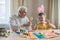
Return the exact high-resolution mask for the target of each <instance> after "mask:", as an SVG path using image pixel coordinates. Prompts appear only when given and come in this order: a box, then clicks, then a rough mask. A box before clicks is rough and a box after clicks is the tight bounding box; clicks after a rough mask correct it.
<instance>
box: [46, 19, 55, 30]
mask: <svg viewBox="0 0 60 40" xmlns="http://www.w3.org/2000/svg"><path fill="white" fill-rule="evenodd" d="M46 22H47V23H48V24H49V25H50V26H51V28H52V29H55V28H56V27H55V25H53V24H51V23H50V20H48V19H46Z"/></svg>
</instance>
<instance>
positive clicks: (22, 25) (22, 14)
mask: <svg viewBox="0 0 60 40" xmlns="http://www.w3.org/2000/svg"><path fill="white" fill-rule="evenodd" d="M26 12H27V8H26V7H24V6H21V7H19V8H18V13H17V14H18V15H13V16H12V17H11V20H10V24H11V26H12V27H13V30H14V31H16V30H17V29H18V28H19V29H26V30H32V28H31V23H30V21H29V19H28V17H27V16H26Z"/></svg>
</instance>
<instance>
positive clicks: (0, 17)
mask: <svg viewBox="0 0 60 40" xmlns="http://www.w3.org/2000/svg"><path fill="white" fill-rule="evenodd" d="M9 17H10V1H9V0H0V24H8V23H9Z"/></svg>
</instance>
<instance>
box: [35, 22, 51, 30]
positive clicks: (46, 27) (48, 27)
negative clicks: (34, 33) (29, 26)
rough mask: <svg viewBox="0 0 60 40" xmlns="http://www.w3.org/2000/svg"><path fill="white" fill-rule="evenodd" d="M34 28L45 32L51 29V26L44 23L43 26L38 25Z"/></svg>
mask: <svg viewBox="0 0 60 40" xmlns="http://www.w3.org/2000/svg"><path fill="white" fill-rule="evenodd" d="M36 27H37V29H38V30H47V29H50V28H51V26H50V25H49V24H48V23H44V24H41V23H38V24H37V25H36Z"/></svg>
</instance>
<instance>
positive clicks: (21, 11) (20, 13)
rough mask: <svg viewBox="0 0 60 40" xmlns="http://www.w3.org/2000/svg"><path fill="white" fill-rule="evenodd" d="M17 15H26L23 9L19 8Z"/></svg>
mask: <svg viewBox="0 0 60 40" xmlns="http://www.w3.org/2000/svg"><path fill="white" fill-rule="evenodd" d="M18 15H19V16H20V17H25V16H26V12H25V10H20V11H19V14H18Z"/></svg>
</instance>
